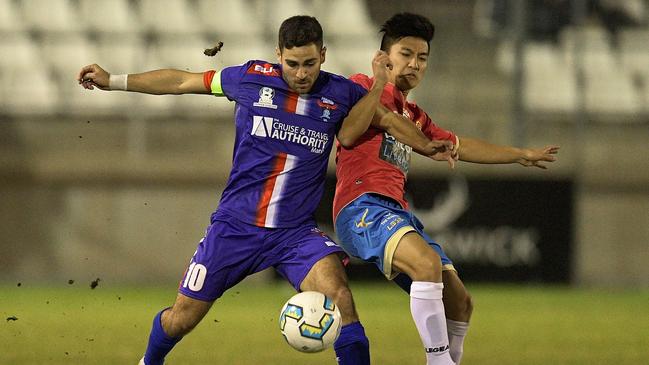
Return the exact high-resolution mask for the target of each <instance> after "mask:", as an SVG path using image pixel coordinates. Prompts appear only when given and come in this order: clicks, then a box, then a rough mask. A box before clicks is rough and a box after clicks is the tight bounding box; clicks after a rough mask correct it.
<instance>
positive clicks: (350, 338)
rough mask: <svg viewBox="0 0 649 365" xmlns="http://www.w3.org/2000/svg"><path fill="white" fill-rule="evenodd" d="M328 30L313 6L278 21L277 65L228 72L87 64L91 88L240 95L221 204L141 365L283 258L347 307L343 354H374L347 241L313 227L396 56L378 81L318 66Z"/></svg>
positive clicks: (382, 57)
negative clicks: (339, 162)
mask: <svg viewBox="0 0 649 365" xmlns="http://www.w3.org/2000/svg"><path fill="white" fill-rule="evenodd" d="M325 52H326V48H325V47H323V44H322V28H321V27H320V24H319V23H318V21H317V20H316V19H315V18H313V17H309V16H295V17H291V18H289V19H287V20H285V21H284V22H283V23H282V25H281V26H280V30H279V42H278V49H277V57H278V59H279V61H280V64H274V63H269V62H265V61H248V62H246V63H244V64H243V65H240V66H234V67H226V68H224V69H222V70H220V71H208V72H205V73H191V72H185V71H181V70H157V71H151V72H145V73H141V74H131V75H110V74H108V73H107V72H106V71H104V70H103V69H102V68H101V67H99V66H97V65H90V66H86V67H84V68H83V69H82V70H81V71H80V73H79V76H78V79H79V83H80V84H81V85H82V86H83V87H85V88H87V89H93V88H94V87H98V88H100V89H105V90H116V89H117V90H127V91H134V92H141V93H149V94H186V93H195V94H214V95H218V96H225V97H227V98H228V99H229V100H231V101H234V102H235V109H234V121H235V126H236V139H235V143H234V152H233V159H232V170H231V172H230V177H229V179H228V182H227V186H226V187H225V190H224V191H223V194H222V196H221V200H220V203H219V206H218V209H217V210H216V211H215V212H214V213H213V214H212V216H211V224H210V226H209V227H208V229H207V233H206V235H205V237H204V238H203V240H201V242H200V243H199V245H198V249H197V251H196V253H195V254H194V256H193V257H192V259H191V262H190V264H189V267H188V269H187V271H186V273H185V275H184V277H183V279H182V280H181V282H180V288H179V293H178V296H177V298H176V301H175V303H174V304H173V306H172V307H171V308H167V309H164V310H162V311H161V312H160V313H158V314H157V315H156V316H155V318H154V320H153V327H152V330H151V334H150V337H149V343H148V346H147V350H146V353H145V355H144V357H143V359H142V360H141V361H140V364H146V365H154V364H162V363H163V362H164V358H165V356H166V355H167V353H169V351H171V349H172V348H173V346H174V345H175V344H176V343H177V342H178V341H179V340H180V339H181V338H182V337H183V336H184V335H186V334H187V333H189V332H190V331H191V329H193V328H194V327H195V326H196V325H197V324H198V323H199V321H200V320H201V319H202V318H203V317H204V316H205V314H207V312H208V310H209V309H210V307H211V305H212V303H213V302H214V301H215V300H216V299H218V298H219V297H221V295H222V294H223V293H224V292H225V291H226V290H228V289H229V288H231V287H233V286H234V285H236V284H237V283H239V282H240V281H241V280H242V279H244V278H245V277H246V276H248V275H250V274H253V273H255V272H258V271H261V270H263V269H266V268H268V267H274V268H275V269H276V270H277V271H278V272H279V273H280V274H281V275H282V276H284V277H285V278H286V279H287V280H288V281H289V282H290V283H291V284H292V285H293V287H294V288H295V289H296V290H298V291H307V290H315V291H319V292H322V293H324V294H325V295H327V296H329V297H330V298H332V299H333V300H334V301H335V303H336V304H337V305H338V306H339V308H340V310H341V314H342V324H343V327H342V330H341V334H340V337H339V338H338V340H337V341H336V342H335V344H334V350H335V352H336V356H337V360H338V363H339V364H348V365H352V364H354V365H357V364H369V363H370V360H369V342H368V339H367V337H366V336H365V332H364V329H363V327H362V325H361V324H360V322H359V319H358V314H357V313H356V310H355V308H354V303H353V298H352V295H351V292H350V290H349V287H348V285H347V277H346V275H345V271H344V268H343V265H342V263H341V259H342V258H344V252H343V250H342V249H341V248H340V247H339V246H338V245H337V244H336V243H334V242H333V240H332V239H331V238H329V237H327V236H326V235H325V234H324V233H323V232H322V231H320V230H319V229H318V227H317V226H316V222H315V220H314V210H315V208H316V206H317V205H318V204H319V202H320V199H321V196H322V193H323V188H324V180H325V174H326V170H327V161H328V158H329V154H330V151H331V148H332V145H333V143H334V137H337V139H338V141H339V142H340V143H341V144H342V145H343V146H350V145H351V144H352V143H353V142H354V141H355V140H356V138H358V137H359V136H360V135H362V133H364V132H365V131H366V130H367V128H368V125H369V123H370V120H371V119H372V116H373V115H374V112H375V110H376V109H377V107H378V106H379V98H380V95H381V92H382V89H383V87H384V85H385V83H386V82H387V68H388V58H387V55H386V54H385V53H384V52H380V51H379V52H377V55H376V56H375V57H374V59H373V60H372V68H373V72H374V77H375V82H374V84H373V85H372V86H370V88H369V91H367V90H366V89H365V88H363V87H361V86H359V85H357V84H355V83H353V82H351V81H349V80H347V79H345V78H343V77H340V76H338V75H334V74H330V73H327V72H325V71H321V70H320V67H321V64H322V63H323V62H324V60H325Z"/></svg>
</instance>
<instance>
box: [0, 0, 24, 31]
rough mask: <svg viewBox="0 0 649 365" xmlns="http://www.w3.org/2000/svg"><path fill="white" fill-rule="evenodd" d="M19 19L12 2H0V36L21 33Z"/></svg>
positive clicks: (8, 0) (21, 24) (22, 27)
mask: <svg viewBox="0 0 649 365" xmlns="http://www.w3.org/2000/svg"><path fill="white" fill-rule="evenodd" d="M20 18H21V16H20V14H19V13H18V11H17V10H16V7H15V6H14V3H13V1H12V0H0V34H3V33H11V32H20V31H23V30H24V29H25V26H24V24H23V22H21V21H20Z"/></svg>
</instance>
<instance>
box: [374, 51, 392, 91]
mask: <svg viewBox="0 0 649 365" xmlns="http://www.w3.org/2000/svg"><path fill="white" fill-rule="evenodd" d="M391 69H392V63H390V57H389V56H388V54H387V53H386V52H385V51H377V52H376V54H375V55H374V58H373V59H372V72H373V73H374V83H375V85H376V84H378V85H380V86H381V87H382V86H383V85H385V84H386V83H387V82H388V70H391Z"/></svg>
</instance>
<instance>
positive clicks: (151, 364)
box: [144, 308, 182, 365]
mask: <svg viewBox="0 0 649 365" xmlns="http://www.w3.org/2000/svg"><path fill="white" fill-rule="evenodd" d="M167 309H169V308H165V309H163V310H161V311H160V312H158V314H156V316H155V317H154V318H153V327H152V328H151V334H150V335H149V344H148V345H147V347H146V353H145V354H144V363H145V364H146V365H162V364H163V363H164V361H165V356H167V354H168V353H169V351H171V349H172V348H173V347H174V346H175V345H176V344H177V343H178V341H180V340H181V339H182V337H177V338H172V337H169V336H167V334H166V333H165V331H164V329H162V312H164V311H166V310H167Z"/></svg>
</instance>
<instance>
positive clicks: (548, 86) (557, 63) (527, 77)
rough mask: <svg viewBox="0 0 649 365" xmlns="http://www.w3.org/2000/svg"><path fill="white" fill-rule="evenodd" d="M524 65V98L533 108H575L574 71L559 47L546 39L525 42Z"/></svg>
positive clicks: (556, 110)
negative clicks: (544, 41) (546, 41)
mask: <svg viewBox="0 0 649 365" xmlns="http://www.w3.org/2000/svg"><path fill="white" fill-rule="evenodd" d="M523 67H524V68H523V72H524V83H525V84H524V85H525V88H524V94H523V100H524V104H525V105H526V107H527V108H528V109H529V110H530V111H533V112H534V111H537V112H538V111H543V112H551V113H555V112H558V113H569V112H571V111H574V110H575V107H576V105H577V104H576V103H577V95H576V86H575V82H576V78H575V72H574V69H573V68H572V67H571V66H570V65H569V64H568V63H567V62H565V60H564V59H563V58H562V56H561V53H560V51H559V50H558V49H557V48H556V47H554V46H552V45H550V44H545V43H530V44H528V45H526V46H525V48H524V55H523Z"/></svg>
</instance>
